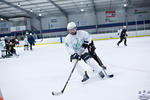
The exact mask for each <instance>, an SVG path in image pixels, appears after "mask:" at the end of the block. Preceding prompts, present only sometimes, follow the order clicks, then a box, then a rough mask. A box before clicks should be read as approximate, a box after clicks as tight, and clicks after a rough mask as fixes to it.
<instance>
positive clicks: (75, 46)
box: [65, 22, 105, 82]
mask: <svg viewBox="0 0 150 100" xmlns="http://www.w3.org/2000/svg"><path fill="white" fill-rule="evenodd" d="M67 30H68V31H69V34H68V35H67V37H66V39H65V46H66V48H67V51H68V53H69V54H70V61H71V62H72V64H75V62H76V61H77V59H82V60H84V62H85V63H86V64H87V65H89V66H90V67H92V68H93V69H94V70H95V72H97V73H98V74H99V76H100V77H101V78H104V77H105V75H104V73H103V71H102V68H101V67H99V65H98V63H97V62H96V61H95V60H94V59H93V58H92V57H91V56H90V54H89V53H88V49H87V47H88V45H89V43H91V37H90V35H89V33H88V32H86V31H83V30H77V27H76V24H75V23H74V22H70V23H68V25H67ZM76 70H77V71H78V73H79V74H80V75H81V76H83V79H82V82H85V81H86V80H88V79H89V76H88V73H87V71H85V70H84V69H83V68H82V66H81V65H80V64H79V63H77V65H76Z"/></svg>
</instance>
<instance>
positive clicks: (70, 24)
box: [67, 22, 77, 30]
mask: <svg viewBox="0 0 150 100" xmlns="http://www.w3.org/2000/svg"><path fill="white" fill-rule="evenodd" d="M73 28H77V26H76V24H75V22H70V23H68V25H67V30H70V29H73Z"/></svg>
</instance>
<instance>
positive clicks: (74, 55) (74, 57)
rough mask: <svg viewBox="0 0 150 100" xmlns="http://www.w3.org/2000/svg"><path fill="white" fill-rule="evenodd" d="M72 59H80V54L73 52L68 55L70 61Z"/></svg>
mask: <svg viewBox="0 0 150 100" xmlns="http://www.w3.org/2000/svg"><path fill="white" fill-rule="evenodd" d="M73 59H79V60H80V59H81V58H80V56H79V55H78V54H77V53H74V54H72V55H71V56H70V62H72V60H73Z"/></svg>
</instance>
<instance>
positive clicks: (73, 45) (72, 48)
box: [65, 30, 91, 55]
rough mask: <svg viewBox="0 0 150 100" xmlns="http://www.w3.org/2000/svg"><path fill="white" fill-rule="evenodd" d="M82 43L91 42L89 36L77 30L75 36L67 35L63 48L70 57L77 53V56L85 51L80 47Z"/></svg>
mask: <svg viewBox="0 0 150 100" xmlns="http://www.w3.org/2000/svg"><path fill="white" fill-rule="evenodd" d="M84 41H88V43H90V42H91V37H90V34H89V33H88V32H86V31H83V30H79V31H77V33H76V35H71V34H68V35H67V36H66V39H65V46H66V48H67V51H68V53H69V54H70V55H72V54H74V53H77V54H78V55H81V54H83V53H84V52H86V50H87V49H84V48H83V47H82V44H83V42H84Z"/></svg>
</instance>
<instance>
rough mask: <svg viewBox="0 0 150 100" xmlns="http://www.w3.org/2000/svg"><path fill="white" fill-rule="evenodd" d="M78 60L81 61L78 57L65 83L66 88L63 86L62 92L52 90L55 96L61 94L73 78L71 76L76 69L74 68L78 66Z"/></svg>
mask: <svg viewBox="0 0 150 100" xmlns="http://www.w3.org/2000/svg"><path fill="white" fill-rule="evenodd" d="M78 61H79V59H77V61H76V63H75V65H74V67H73V69H72V71H71V73H70V75H69V77H68V80H67V82H66V83H65V86H64V88H63V89H62V90H61V91H60V92H54V91H53V92H52V95H53V96H58V95H61V94H63V93H64V91H65V88H66V86H67V84H68V82H69V80H70V78H71V76H72V73H73V71H74V69H75V67H76V65H77V63H78Z"/></svg>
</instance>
